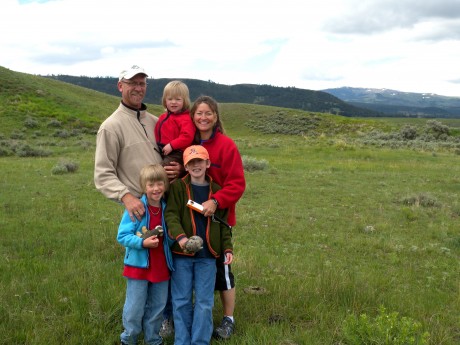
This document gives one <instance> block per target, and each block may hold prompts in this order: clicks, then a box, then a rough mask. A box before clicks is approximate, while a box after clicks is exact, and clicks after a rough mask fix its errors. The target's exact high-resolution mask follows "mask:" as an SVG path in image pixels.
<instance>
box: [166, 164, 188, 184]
mask: <svg viewBox="0 0 460 345" xmlns="http://www.w3.org/2000/svg"><path fill="white" fill-rule="evenodd" d="M164 168H165V170H166V174H168V179H169V182H174V181H175V180H176V179H177V178H178V177H180V176H182V174H183V172H184V171H185V169H184V166H183V165H182V164H180V163H178V162H171V163H169V165H165V166H164Z"/></svg>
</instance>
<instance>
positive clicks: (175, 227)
mask: <svg viewBox="0 0 460 345" xmlns="http://www.w3.org/2000/svg"><path fill="white" fill-rule="evenodd" d="M206 180H207V181H208V182H209V185H210V190H209V198H211V197H212V195H213V193H215V192H217V191H218V190H219V189H220V187H219V186H218V185H217V184H216V183H214V182H213V181H212V179H211V177H210V176H209V175H207V176H206ZM190 182H191V181H190V175H189V174H187V175H185V176H184V177H183V178H182V179H179V180H177V181H176V182H174V183H172V184H171V187H170V190H169V196H168V202H167V205H166V211H165V220H166V224H167V226H168V236H170V237H171V239H173V240H175V242H174V243H173V244H172V246H171V250H172V252H173V253H175V254H180V255H188V256H193V255H194V254H188V253H184V251H183V250H182V248H181V247H180V246H179V243H178V241H179V240H181V239H182V238H183V237H188V238H190V237H191V236H194V235H196V225H195V220H194V217H193V214H192V212H197V211H194V210H192V209H191V208H188V207H187V202H188V200H193V192H192V188H191V185H190ZM227 215H228V209H217V210H216V216H218V217H219V218H221V219H223V220H225V221H227ZM205 245H207V246H208V249H209V251H210V252H211V254H212V255H213V256H214V257H216V258H218V257H220V255H222V254H225V253H228V252H230V253H232V252H233V245H232V234H231V230H230V229H229V228H227V227H226V226H225V225H223V224H221V223H218V222H213V221H211V217H208V224H207V226H206V238H203V246H205Z"/></svg>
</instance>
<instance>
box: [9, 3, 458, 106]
mask: <svg viewBox="0 0 460 345" xmlns="http://www.w3.org/2000/svg"><path fill="white" fill-rule="evenodd" d="M2 14H3V16H2V21H0V30H1V31H2V32H3V33H6V34H2V35H0V51H1V53H0V65H1V66H3V67H6V68H9V69H12V70H15V71H19V72H25V73H32V74H41V75H46V74H70V75H86V76H117V75H118V72H119V71H120V70H121V69H123V68H125V67H126V66H129V65H132V64H138V65H141V66H143V67H145V68H146V69H147V71H149V73H150V75H151V76H153V77H154V78H194V79H201V80H212V81H215V82H217V83H223V84H238V83H255V84H270V85H275V86H295V87H299V88H305V89H312V90H320V89H324V88H329V87H340V86H352V87H371V88H387V89H396V90H401V91H412V92H427V93H437V94H441V95H452V96H459V97H460V84H459V83H458V80H460V71H459V70H458V68H457V67H456V66H457V64H458V61H459V57H460V56H459V55H460V44H459V41H460V34H459V32H460V30H459V29H460V3H459V2H458V1H457V0H427V1H424V2H420V1H416V0H397V1H396V0H385V1H384V0H374V1H372V2H363V1H360V0H309V1H304V2H299V1H295V0H282V1H281V0H276V1H275V0H266V1H261V0H251V1H248V0H245V1H242V0H234V1H227V2H220V1H211V0H196V1H189V0H184V1H181V0H176V1H174V2H156V1H151V0H138V1H136V3H130V4H128V3H126V1H119V0H97V1H91V0H53V1H46V0H40V1H33V0H32V1H22V4H19V3H18V2H17V0H3V1H2Z"/></svg>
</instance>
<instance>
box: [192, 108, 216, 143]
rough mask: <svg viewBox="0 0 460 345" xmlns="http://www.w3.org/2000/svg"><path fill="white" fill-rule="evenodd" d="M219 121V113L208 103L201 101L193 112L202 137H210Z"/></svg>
mask: <svg viewBox="0 0 460 345" xmlns="http://www.w3.org/2000/svg"><path fill="white" fill-rule="evenodd" d="M216 122H217V114H216V113H215V112H214V111H212V109H211V108H210V107H209V105H207V104H206V103H201V104H199V105H198V107H197V108H196V111H195V113H194V114H193V123H194V124H195V126H196V128H197V129H198V130H199V131H200V135H201V139H209V138H210V137H211V134H212V130H213V128H214V125H215V124H216Z"/></svg>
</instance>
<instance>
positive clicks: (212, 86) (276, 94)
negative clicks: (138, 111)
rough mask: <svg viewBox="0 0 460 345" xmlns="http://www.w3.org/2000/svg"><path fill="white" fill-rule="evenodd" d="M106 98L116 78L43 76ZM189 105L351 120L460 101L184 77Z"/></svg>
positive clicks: (453, 113) (456, 105)
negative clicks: (254, 107)
mask: <svg viewBox="0 0 460 345" xmlns="http://www.w3.org/2000/svg"><path fill="white" fill-rule="evenodd" d="M44 77H47V78H52V79H56V80H60V81H64V82H67V83H70V84H75V85H79V86H82V87H85V88H89V89H93V90H97V91H100V92H104V93H107V94H111V95H115V96H120V92H119V91H118V90H117V88H116V84H117V78H113V77H85V76H80V77H76V76H69V75H48V76H44ZM177 79H179V80H182V81H183V82H185V83H186V84H187V86H188V87H189V90H190V97H191V100H192V101H193V100H194V99H195V98H197V97H198V96H200V95H210V96H212V97H214V98H215V99H216V100H217V101H218V102H222V103H248V104H260V105H269V106H277V107H283V108H293V109H301V110H306V111H312V112H322V113H332V114H337V115H343V116H349V117H390V116H391V117H426V118H460V98H455V97H446V96H438V95H434V94H421V93H408V92H400V91H395V90H386V89H365V88H351V87H341V88H335V89H326V90H321V91H313V90H306V89H298V88H294V87H277V86H271V85H256V84H237V85H223V84H218V83H215V82H212V81H203V80H198V79H183V78H177ZM171 80H175V79H173V78H161V79H149V86H148V88H147V94H146V96H145V102H146V103H152V104H161V97H162V94H163V88H164V86H165V85H166V84H167V83H168V82H169V81H171Z"/></svg>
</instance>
